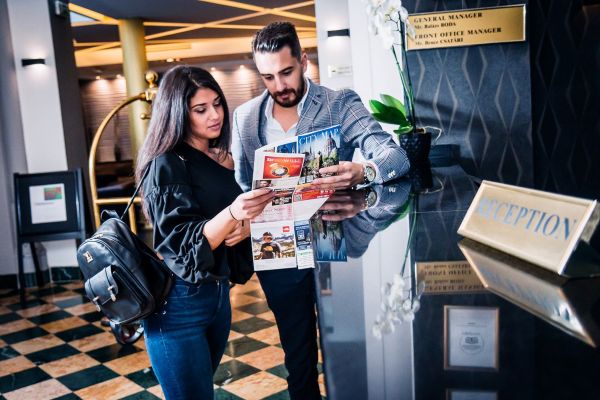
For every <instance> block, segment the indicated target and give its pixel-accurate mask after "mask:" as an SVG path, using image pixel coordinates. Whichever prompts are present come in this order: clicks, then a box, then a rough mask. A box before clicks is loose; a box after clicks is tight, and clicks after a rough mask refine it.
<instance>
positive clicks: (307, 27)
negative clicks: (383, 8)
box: [69, 0, 316, 67]
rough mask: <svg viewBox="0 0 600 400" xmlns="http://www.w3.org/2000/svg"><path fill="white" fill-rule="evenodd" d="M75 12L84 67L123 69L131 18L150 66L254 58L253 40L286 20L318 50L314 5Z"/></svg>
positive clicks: (88, 3) (201, 1) (90, 4)
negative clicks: (123, 39)
mask: <svg viewBox="0 0 600 400" xmlns="http://www.w3.org/2000/svg"><path fill="white" fill-rule="evenodd" d="M69 9H70V11H71V25H72V28H73V38H74V46H75V58H76V62H77V65H78V66H79V67H93V66H100V65H111V64H121V63H122V59H121V48H120V42H119V29H118V23H119V22H118V21H119V20H120V19H128V18H139V19H141V20H142V21H144V28H145V35H146V36H145V39H146V52H147V57H148V60H149V61H160V60H166V59H171V58H175V59H184V58H198V57H212V58H214V57H220V56H223V57H224V58H227V57H231V55H232V54H243V53H248V52H249V51H250V40H251V37H252V35H253V34H254V33H255V32H256V31H257V30H258V29H260V28H262V27H263V26H265V25H267V24H269V23H270V22H273V21H281V20H287V21H290V22H292V23H294V25H296V28H297V30H298V35H299V36H300V39H301V42H302V45H303V47H305V48H307V47H315V46H316V18H315V11H314V0H311V1H300V0H243V1H230V0H168V1H164V0H127V1H115V0H74V1H73V2H71V3H70V4H69Z"/></svg>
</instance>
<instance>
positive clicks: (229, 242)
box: [225, 221, 250, 247]
mask: <svg viewBox="0 0 600 400" xmlns="http://www.w3.org/2000/svg"><path fill="white" fill-rule="evenodd" d="M248 236H250V221H240V222H238V223H237V225H236V227H235V229H234V230H232V231H231V232H229V235H227V237H225V246H229V247H231V246H235V245H236V244H238V243H239V242H241V241H242V240H244V239H246V238H247V237H248Z"/></svg>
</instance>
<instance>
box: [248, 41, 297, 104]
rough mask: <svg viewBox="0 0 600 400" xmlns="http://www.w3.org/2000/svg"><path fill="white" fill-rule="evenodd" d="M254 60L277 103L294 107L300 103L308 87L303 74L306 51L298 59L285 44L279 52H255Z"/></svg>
mask: <svg viewBox="0 0 600 400" xmlns="http://www.w3.org/2000/svg"><path fill="white" fill-rule="evenodd" d="M254 62H255V63H256V68H257V69H258V72H259V73H260V76H261V78H262V80H263V82H264V84H265V86H266V87H267V90H268V91H269V94H270V95H271V97H272V98H273V100H275V102H276V103H277V104H279V105H280V106H282V107H294V106H296V105H297V104H298V103H300V100H302V96H303V95H304V90H305V88H306V85H305V83H304V76H303V75H304V72H306V63H307V58H306V54H305V53H302V57H301V60H298V59H297V58H295V57H294V56H292V51H291V49H290V47H289V46H285V47H284V48H282V49H281V50H279V51H278V52H277V53H267V52H258V53H255V54H254Z"/></svg>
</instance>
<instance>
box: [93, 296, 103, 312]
mask: <svg viewBox="0 0 600 400" xmlns="http://www.w3.org/2000/svg"><path fill="white" fill-rule="evenodd" d="M98 300H100V296H96V297H94V298H93V299H92V303H94V305H95V306H96V310H98V311H102V309H101V308H100V304H99V303H98Z"/></svg>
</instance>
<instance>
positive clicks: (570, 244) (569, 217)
mask: <svg viewBox="0 0 600 400" xmlns="http://www.w3.org/2000/svg"><path fill="white" fill-rule="evenodd" d="M599 217H600V215H599V213H598V209H597V202H596V201H595V200H594V201H592V200H584V199H579V198H576V197H570V196H563V195H558V194H553V193H547V192H542V191H539V190H533V189H526V188H521V187H517V186H510V185H505V184H501V183H496V182H490V181H483V183H482V184H481V186H480V188H479V190H478V191H477V194H476V195H475V199H473V202H472V203H471V206H470V207H469V210H468V211H467V214H466V215H465V218H464V219H463V221H462V223H461V225H460V227H459V228H458V233H459V234H461V235H463V236H465V237H468V238H470V239H473V240H476V241H478V242H481V243H484V244H487V245H488V246H491V247H493V248H496V249H498V250H501V251H504V252H506V253H509V254H511V255H514V256H516V257H519V258H522V259H524V260H527V261H529V262H531V263H533V264H536V265H539V266H542V267H544V268H547V269H549V270H551V271H554V272H556V273H559V274H563V272H564V269H565V265H566V264H567V261H568V259H569V257H570V256H571V253H572V252H573V250H574V249H575V247H576V246H577V242H578V241H579V240H580V239H581V240H584V241H589V239H590V238H591V235H592V234H593V232H594V230H595V228H596V226H597V225H598V219H599Z"/></svg>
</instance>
